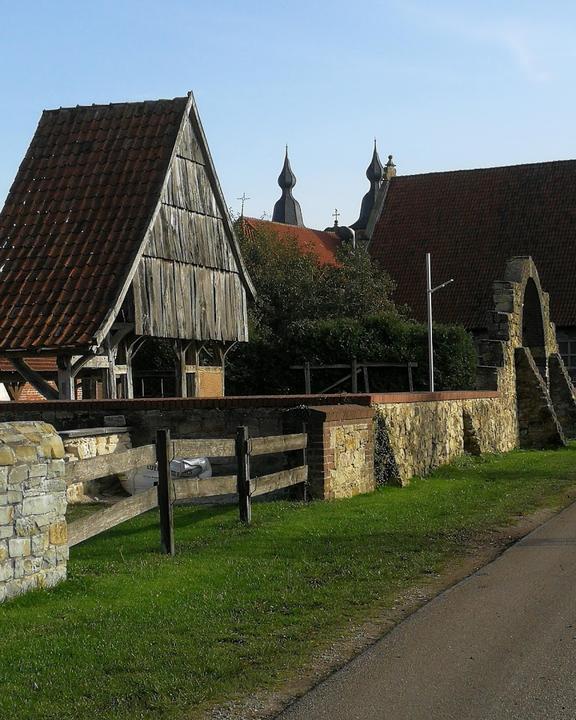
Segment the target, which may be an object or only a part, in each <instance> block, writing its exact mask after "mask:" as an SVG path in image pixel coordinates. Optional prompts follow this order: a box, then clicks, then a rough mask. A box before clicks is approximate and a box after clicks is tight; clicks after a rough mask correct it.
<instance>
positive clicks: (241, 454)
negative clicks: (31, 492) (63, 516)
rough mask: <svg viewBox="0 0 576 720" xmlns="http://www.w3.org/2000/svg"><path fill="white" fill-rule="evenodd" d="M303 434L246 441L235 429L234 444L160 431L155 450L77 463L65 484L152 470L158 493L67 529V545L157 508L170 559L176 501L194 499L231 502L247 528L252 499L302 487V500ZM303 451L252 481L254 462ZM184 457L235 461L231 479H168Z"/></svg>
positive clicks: (164, 548)
mask: <svg viewBox="0 0 576 720" xmlns="http://www.w3.org/2000/svg"><path fill="white" fill-rule="evenodd" d="M304 430H305V428H304ZM307 445H308V435H307V433H306V432H302V433H294V434H289V435H273V436H269V437H260V438H250V436H249V433H248V428H247V427H245V426H241V427H239V428H238V431H237V434H236V439H235V440H232V439H224V440H222V439H200V440H171V439H170V432H169V431H168V430H158V433H157V437H156V444H155V445H144V446H142V447H138V448H132V449H131V450H126V451H124V452H121V453H115V454H111V455H102V456H100V457H97V458H89V459H86V460H77V461H75V462H71V463H69V464H68V465H67V466H66V479H67V480H73V481H75V482H79V481H89V480H97V479H99V478H102V477H107V476H109V475H116V474H117V473H124V472H129V471H131V470H137V469H138V468H141V467H145V466H149V465H156V466H157V468H158V483H157V487H152V488H150V489H149V490H146V491H144V492H142V493H138V494H137V495H133V496H131V497H128V498H126V499H124V500H120V501H119V502H117V503H116V504H115V505H113V506H112V507H110V508H106V509H105V510H100V511H99V512H96V513H94V514H93V515H90V516H88V517H85V518H81V519H79V520H76V521H74V522H72V523H70V524H69V525H68V545H69V546H70V547H73V546H74V545H77V544H78V543H81V542H83V541H84V540H88V539H89V538H91V537H94V536H95V535H99V534H100V533H102V532H105V531H106V530H110V529H111V528H113V527H115V526H116V525H120V524H121V523H123V522H126V521H127V520H131V519H132V518H134V517H137V516H138V515H141V514H142V513H145V512H148V511H149V510H153V509H154V508H156V507H158V508H160V543H161V548H162V552H164V553H166V554H168V555H173V554H174V529H173V520H172V507H173V504H174V502H175V501H182V500H193V499H196V498H207V497H218V496H233V500H234V501H235V502H237V503H238V508H239V513H240V519H241V520H242V521H243V522H245V523H249V522H250V520H251V516H252V509H251V500H252V498H253V497H258V496H261V495H266V494H267V493H271V492H275V491H277V490H282V489H284V488H288V487H292V486H296V485H302V486H303V488H304V497H305V493H306V483H307V480H308V465H307V463H306V448H307ZM292 451H301V452H302V460H303V464H301V465H299V466H297V467H293V468H289V469H287V470H280V471H279V472H274V473H269V474H267V475H261V476H259V477H252V476H251V469H250V459H251V457H252V456H259V455H268V454H277V453H285V452H292ZM183 456H184V457H185V456H189V457H190V456H207V457H211V458H227V457H236V465H237V472H236V474H235V475H227V476H222V477H211V478H206V479H200V478H172V476H171V472H170V459H171V458H174V457H183Z"/></svg>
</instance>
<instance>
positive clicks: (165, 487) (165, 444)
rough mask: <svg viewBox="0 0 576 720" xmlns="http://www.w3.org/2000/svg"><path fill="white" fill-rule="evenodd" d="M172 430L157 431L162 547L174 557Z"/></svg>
mask: <svg viewBox="0 0 576 720" xmlns="http://www.w3.org/2000/svg"><path fill="white" fill-rule="evenodd" d="M171 454H172V453H171V452H170V430H157V431H156V461H157V463H158V507H159V508H160V547H161V550H162V552H163V553H164V554H166V555H174V522H173V517H172V515H173V514H172V501H173V490H172V475H171V472H170V455H171Z"/></svg>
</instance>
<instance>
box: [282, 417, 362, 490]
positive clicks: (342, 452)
mask: <svg viewBox="0 0 576 720" xmlns="http://www.w3.org/2000/svg"><path fill="white" fill-rule="evenodd" d="M303 422H305V423H306V426H307V431H308V453H307V455H308V483H309V491H310V496H311V497H312V498H316V499H319V500H335V499H337V498H343V497H351V496H353V495H358V494H359V493H364V492H371V491H372V490H374V489H375V487H376V482H375V476H374V410H373V409H372V408H371V407H364V406H362V405H321V406H317V407H306V408H298V409H295V410H290V411H288V412H287V413H286V421H285V427H286V430H287V431H289V432H297V431H298V428H301V426H302V423H303Z"/></svg>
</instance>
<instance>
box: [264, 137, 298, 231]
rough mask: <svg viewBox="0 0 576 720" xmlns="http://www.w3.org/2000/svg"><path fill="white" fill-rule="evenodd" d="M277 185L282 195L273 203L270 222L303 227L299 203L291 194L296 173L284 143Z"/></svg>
mask: <svg viewBox="0 0 576 720" xmlns="http://www.w3.org/2000/svg"><path fill="white" fill-rule="evenodd" d="M278 185H280V188H281V189H282V197H281V198H280V199H279V200H278V201H277V202H276V204H275V205H274V212H273V214H272V222H279V223H284V224H285V225H297V226H299V227H304V222H303V220H302V210H301V209H300V203H299V202H298V200H296V199H295V198H294V196H293V195H292V188H293V187H294V185H296V175H294V173H293V172H292V168H291V167H290V160H288V145H286V156H285V158H284V167H283V168H282V172H281V173H280V175H279V176H278Z"/></svg>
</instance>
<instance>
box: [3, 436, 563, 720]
mask: <svg viewBox="0 0 576 720" xmlns="http://www.w3.org/2000/svg"><path fill="white" fill-rule="evenodd" d="M575 484H576V446H575V445H571V446H570V447H568V448H566V449H562V450H558V451H551V452H512V453H509V454H508V455H504V456H500V457H486V458H480V459H477V460H470V459H463V460H462V461H460V462H458V463H456V464H454V465H451V466H448V467H445V468H442V469H440V470H439V471H437V472H436V473H434V475H432V476H431V477H429V478H426V479H417V480H414V481H413V482H412V484H411V485H410V486H409V487H407V488H404V489H400V488H385V489H382V490H379V491H378V492H376V493H373V494H371V495H364V496H360V497H356V498H353V499H351V500H342V501H338V502H332V503H319V502H316V503H311V504H309V505H302V504H297V503H293V504H290V503H287V502H277V503H261V504H256V505H255V506H254V507H253V516H254V523H253V525H252V527H250V528H244V527H241V526H240V525H239V523H238V521H237V518H236V511H235V509H234V508H182V507H180V508H177V509H176V511H175V524H176V546H177V552H178V555H177V557H176V558H173V559H170V558H166V557H163V556H161V555H159V554H158V523H157V515H156V513H154V512H151V513H148V514H147V515H144V516H141V517H140V518H138V519H136V520H134V521H131V522H129V523H126V524H124V525H122V526H119V527H118V528H116V529H115V530H113V531H111V532H108V533H106V534H103V535H101V536H100V537H98V538H96V539H94V540H91V541H88V542H86V543H85V544H83V545H80V546H78V547H76V548H73V550H72V552H71V560H70V564H69V580H68V581H67V582H66V583H64V584H62V585H60V586H59V587H58V588H55V589H54V590H51V591H49V592H35V593H31V594H29V595H26V596H24V597H22V598H19V599H17V600H15V601H13V602H10V603H7V604H5V605H3V606H0V717H1V718H2V719H3V720H20V719H22V720H30V719H32V718H33V719H34V720H48V719H50V720H52V719H53V718H58V719H59V720H68V719H74V720H83V719H84V718H86V719H87V718H90V720H93V719H94V718H98V720H105V719H107V718H114V719H115V720H117V719H126V720H128V718H129V719H130V720H135V719H137V718H156V719H157V718H184V717H186V718H190V717H194V716H195V712H196V711H199V709H201V708H203V707H206V706H208V705H209V704H211V703H215V702H219V701H222V700H226V699H230V698H232V697H235V696H238V695H242V694H243V693H247V692H249V691H251V690H254V689H256V688H262V687H269V686H273V685H275V684H278V683H279V682H281V681H282V679H284V678H286V677H289V676H290V674H291V673H292V674H295V673H297V672H298V668H299V667H301V666H302V664H303V663H304V662H305V661H306V660H307V659H309V658H310V657H311V655H312V653H313V652H314V651H316V650H318V649H319V648H320V647H322V645H323V644H325V643H327V642H329V641H330V640H331V639H334V638H336V637H338V636H339V635H340V634H342V633H344V634H345V633H346V629H347V627H349V624H350V622H353V621H358V620H360V619H362V618H365V617H367V616H369V615H370V613H372V612H375V611H376V610H378V609H380V608H383V607H386V606H389V605H391V604H393V602H394V597H395V596H397V595H398V593H399V592H400V591H402V590H404V589H406V588H409V587H410V586H412V585H416V584H418V583H419V582H421V581H422V578H423V577H424V576H426V575H427V574H429V573H431V572H437V571H439V570H440V569H441V568H442V567H443V566H444V565H445V564H446V562H447V561H448V560H450V559H451V558H453V557H455V556H457V555H459V554H463V553H464V552H465V551H466V543H467V542H468V541H470V539H471V538H472V537H473V536H474V534H475V533H476V534H477V533H478V532H479V531H482V530H485V529H487V528H490V527H493V526H495V525H498V524H502V523H504V522H506V521H507V520H509V518H510V517H511V516H512V515H514V514H517V513H520V512H522V513H526V512H529V511H531V510H533V509H535V508H536V507H538V506H542V505H554V504H556V503H558V502H559V498H560V496H561V494H562V491H563V490H564V489H565V488H567V487H568V486H570V485H575Z"/></svg>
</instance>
